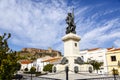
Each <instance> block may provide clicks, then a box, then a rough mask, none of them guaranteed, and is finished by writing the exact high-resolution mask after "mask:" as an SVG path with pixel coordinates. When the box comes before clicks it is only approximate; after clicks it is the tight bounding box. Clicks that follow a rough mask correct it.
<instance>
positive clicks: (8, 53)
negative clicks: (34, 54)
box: [0, 33, 20, 80]
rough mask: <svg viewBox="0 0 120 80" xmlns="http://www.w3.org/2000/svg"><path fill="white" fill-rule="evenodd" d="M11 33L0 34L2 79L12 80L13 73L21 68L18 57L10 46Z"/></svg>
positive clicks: (0, 69) (0, 75) (0, 73)
mask: <svg viewBox="0 0 120 80" xmlns="http://www.w3.org/2000/svg"><path fill="white" fill-rule="evenodd" d="M10 37H11V34H10V33H9V34H8V35H7V34H6V33H4V35H0V80H12V76H13V74H14V73H15V72H16V71H18V69H20V65H19V63H17V60H18V57H17V56H16V52H13V51H12V50H11V49H10V48H9V46H8V43H7V41H8V39H9V38H10Z"/></svg>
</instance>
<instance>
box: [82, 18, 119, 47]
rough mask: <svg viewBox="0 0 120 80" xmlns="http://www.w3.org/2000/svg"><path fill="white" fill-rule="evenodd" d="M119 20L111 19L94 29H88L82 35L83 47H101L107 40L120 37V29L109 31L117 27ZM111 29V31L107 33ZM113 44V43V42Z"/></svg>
mask: <svg viewBox="0 0 120 80" xmlns="http://www.w3.org/2000/svg"><path fill="white" fill-rule="evenodd" d="M118 22H119V19H114V20H111V21H108V22H106V23H105V24H99V23H96V24H99V25H98V26H99V27H97V28H94V29H93V30H90V31H88V32H87V33H85V34H84V35H83V37H81V38H82V39H81V42H80V43H81V44H80V46H81V48H83V49H85V48H86V49H87V48H94V47H100V46H101V45H103V44H104V43H107V41H109V40H111V39H115V38H120V36H119V35H120V31H116V30H113V31H109V30H110V29H112V28H113V27H116V26H117V25H118V24H116V23H118ZM107 31H109V33H106V32H107ZM111 44H112V43H111Z"/></svg>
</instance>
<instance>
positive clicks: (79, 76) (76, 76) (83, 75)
mask: <svg viewBox="0 0 120 80" xmlns="http://www.w3.org/2000/svg"><path fill="white" fill-rule="evenodd" d="M40 77H47V78H56V79H62V80H66V74H65V72H62V73H58V74H57V73H49V74H47V75H43V76H40ZM68 77H69V80H75V79H85V78H97V77H106V75H98V74H90V73H77V74H75V73H69V75H68Z"/></svg>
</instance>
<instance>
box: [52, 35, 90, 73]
mask: <svg viewBox="0 0 120 80" xmlns="http://www.w3.org/2000/svg"><path fill="white" fill-rule="evenodd" d="M62 40H63V42H64V57H63V59H62V61H61V64H57V65H54V67H55V68H56V71H57V72H59V71H63V70H65V67H66V66H68V67H69V70H70V71H72V73H74V72H73V71H74V70H75V67H77V69H78V71H79V72H80V71H82V72H84V71H85V72H89V67H91V65H88V64H83V60H82V59H81V58H80V55H79V52H80V51H79V41H80V37H79V36H78V35H76V34H74V33H69V34H66V35H65V36H64V37H63V38H62ZM69 73H70V72H69Z"/></svg>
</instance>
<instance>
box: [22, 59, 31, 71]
mask: <svg viewBox="0 0 120 80" xmlns="http://www.w3.org/2000/svg"><path fill="white" fill-rule="evenodd" d="M20 63H21V69H20V70H21V71H24V70H25V68H28V70H30V69H31V67H32V66H33V63H32V62H31V61H29V60H22V61H20Z"/></svg>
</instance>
